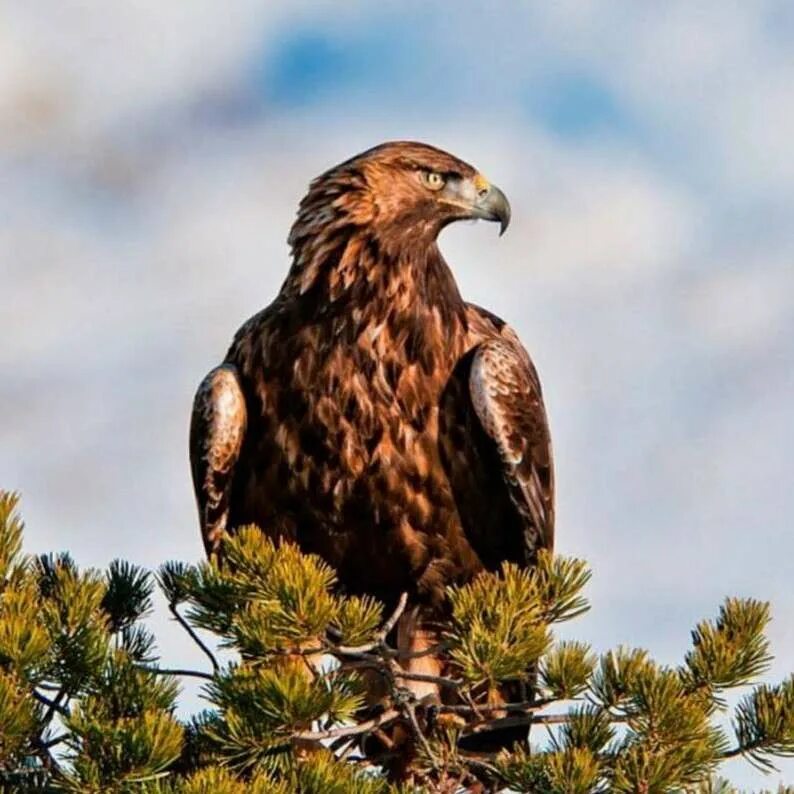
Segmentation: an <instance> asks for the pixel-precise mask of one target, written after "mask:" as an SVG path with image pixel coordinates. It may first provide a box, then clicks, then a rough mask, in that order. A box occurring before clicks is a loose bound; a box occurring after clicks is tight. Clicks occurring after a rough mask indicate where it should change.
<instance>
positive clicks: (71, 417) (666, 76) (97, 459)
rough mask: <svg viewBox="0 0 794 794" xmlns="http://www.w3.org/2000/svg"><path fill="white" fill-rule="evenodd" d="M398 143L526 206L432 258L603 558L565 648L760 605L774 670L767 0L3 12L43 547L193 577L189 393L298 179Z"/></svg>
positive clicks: (259, 269)
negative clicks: (515, 336) (529, 393)
mask: <svg viewBox="0 0 794 794" xmlns="http://www.w3.org/2000/svg"><path fill="white" fill-rule="evenodd" d="M395 138H408V139H418V140H423V141H427V142H429V143H433V144H435V145H437V146H440V147H442V148H445V149H447V150H449V151H451V152H453V153H454V154H456V155H458V156H460V157H462V158H463V159H466V160H468V161H469V162H471V163H473V164H474V165H475V166H476V167H477V168H479V169H481V170H482V171H483V172H484V173H485V174H486V175H487V176H488V177H489V178H490V179H492V180H493V181H494V182H495V183H496V184H498V185H500V186H501V187H502V188H503V189H504V190H505V192H506V193H507V195H508V196H509V197H510V200H511V202H512V205H513V223H512V225H511V228H510V230H509V232H508V234H507V235H506V236H505V237H504V238H502V239H498V238H497V236H496V230H495V228H494V227H493V226H492V225H486V224H482V225H478V226H475V225H457V226H455V227H453V228H451V229H449V230H447V231H445V232H444V234H443V237H442V240H441V243H442V248H443V250H444V252H445V255H446V257H447V259H448V261H449V262H450V264H451V265H452V267H453V270H454V272H455V273H456V275H457V278H458V280H459V283H460V286H461V289H462V291H463V293H464V295H465V296H466V297H467V298H469V299H471V300H474V301H476V302H477V303H479V304H481V305H483V306H486V307H488V308H490V309H491V310H493V311H494V312H496V313H497V314H499V315H501V316H503V317H504V318H505V319H507V320H508V321H509V322H511V323H512V324H513V325H514V326H515V327H516V328H517V330H518V331H519V333H520V335H521V337H522V339H523V340H524V342H525V344H526V345H527V347H528V348H529V350H530V352H531V353H532V355H533V357H534V359H535V362H536V364H537V365H538V367H539V369H540V372H541V376H542V378H543V382H544V387H545V394H546V400H547V404H548V407H549V411H550V415H551V421H552V430H553V434H554V439H555V442H556V457H557V467H558V479H559V524H558V538H559V550H560V551H561V552H563V553H565V554H575V555H577V556H582V557H585V558H587V559H588V560H589V561H590V562H591V564H592V566H593V568H594V578H593V583H592V586H591V587H590V590H589V593H590V596H591V598H592V602H593V611H592V613H591V614H589V615H587V616H586V617H584V618H582V619H580V620H579V621H577V623H575V624H573V625H572V626H571V627H570V628H568V629H566V631H567V632H568V633H569V634H571V635H577V636H580V637H582V638H583V639H587V640H589V641H591V642H592V643H593V644H594V645H595V647H596V648H597V649H599V650H604V649H606V648H607V647H610V646H613V645H615V644H618V643H633V644H642V645H645V646H647V647H648V648H649V649H650V650H651V652H652V653H653V654H655V655H656V656H658V657H659V658H660V659H661V660H662V661H665V662H669V663H674V662H677V661H678V660H680V659H681V658H682V656H683V653H684V651H685V650H686V647H687V645H688V642H689V630H690V628H691V627H692V626H693V625H694V623H695V621H696V620H698V619H700V618H702V617H705V616H707V615H712V614H714V613H715V612H716V608H717V606H718V604H719V603H720V601H721V600H722V598H723V597H724V596H725V595H729V594H731V595H742V596H755V597H758V598H762V599H769V600H771V601H772V602H773V607H774V621H773V624H772V629H771V635H772V639H773V650H774V651H775V653H776V654H777V655H778V660H777V662H776V663H775V666H774V669H773V671H772V674H771V676H770V677H771V678H772V679H779V678H780V677H782V676H783V675H785V674H786V673H788V672H789V671H790V670H792V669H794V583H793V582H792V567H794V566H793V565H792V554H794V535H793V533H792V531H791V527H792V515H794V482H792V480H793V478H794V462H793V461H792V450H794V266H793V265H794V262H793V261H792V260H793V258H794V223H792V215H793V214H794V144H793V143H792V141H793V140H794V5H792V4H791V3H789V2H786V1H785V0H783V1H782V2H774V1H773V0H768V1H767V2H761V1H759V2H753V1H752V0H751V1H748V2H745V1H744V0H741V1H740V0H736V1H735V2H732V1H731V0H714V1H713V2H708V1H704V2H699V3H689V2H686V1H685V0H671V2H667V3H638V2H635V1H634V0H625V1H623V2H621V1H620V0H614V1H613V0H603V1H602V2H597V3H581V2H564V1H563V2H555V3H545V2H522V3H500V2H491V3H488V4H485V3H467V2H457V3H455V4H452V3H437V4H431V3H426V2H401V3H399V4H393V3H389V2H380V3H377V4H375V3H368V4H364V3H362V4H358V3H350V2H349V3H345V4H341V3H339V2H320V1H319V0H318V2H313V3H300V2H286V1H285V0H284V1H282V2H273V1H272V0H270V1H269V2H265V1H264V0H261V1H260V2H253V0H237V2H235V3H233V4H226V3H224V4H221V3H217V2H214V0H170V1H169V2H167V3H161V2H154V0H138V1H137V2H133V1H132V0H124V1H121V0H120V1H119V2H114V3H100V2H76V0H57V2H56V1H55V0H51V1H50V2H39V3H29V2H25V0H16V1H15V0H6V1H5V2H2V3H0V183H1V184H2V190H0V373H2V375H0V485H2V487H5V488H13V489H19V490H21V491H22V494H23V510H24V514H25V517H26V519H27V526H28V528H27V546H28V549H29V550H30V551H35V552H41V551H46V550H51V549H69V550H70V551H71V552H72V553H73V555H74V556H75V557H76V559H77V560H78V561H79V562H80V563H81V564H85V565H97V566H104V565H106V564H107V563H108V562H109V561H110V560H111V559H113V558H114V557H125V558H129V559H131V560H133V561H135V562H137V563H140V564H142V565H145V566H148V567H155V566H156V565H158V564H159V563H161V562H163V561H164V560H166V559H169V558H180V559H186V560H197V559H199V558H200V557H201V554H202V548H201V544H200V541H199V535H198V525H197V519H196V515H195V508H194V504H193V496H192V491H191V486H190V477H189V470H188V460H187V433H188V419H189V412H190V405H191V400H192V397H193V393H194V389H195V387H196V385H197V384H198V382H199V380H200V379H201V378H202V377H203V375H204V373H205V372H206V371H207V370H208V369H209V368H210V367H212V366H214V365H215V364H216V363H217V362H218V361H219V360H220V359H221V358H222V356H223V354H224V352H225V349H226V346H227V345H228V343H229V341H230V339H231V336H232V334H233V333H234V331H235V330H236V329H237V327H238V326H239V325H240V324H241V322H242V321H243V320H244V319H246V318H247V317H248V316H249V315H251V314H252V313H254V312H255V311H257V310H258V309H259V308H261V307H262V306H263V305H265V304H266V303H268V302H269V301H270V300H271V299H272V297H273V296H274V294H275V293H276V291H277V290H278V288H279V286H280V284H281V281H282V279H283V277H284V274H285V272H286V270H287V267H288V252H287V247H286V242H285V240H286V235H287V231H288V229H289V226H290V223H291V221H292V217H293V214H294V211H295V207H296V204H297V202H298V201H299V199H300V197H301V195H302V193H303V191H304V190H305V187H306V185H307V183H308V181H309V180H310V179H311V178H312V177H314V176H315V175H316V174H318V173H319V172H321V171H322V170H324V169H326V168H327V167H329V166H331V165H332V164H334V163H336V162H338V161H340V160H343V159H346V158H347V157H349V156H350V155H352V154H354V153H356V152H358V151H360V150H362V149H365V148H367V147H369V146H372V145H374V144H376V143H379V142H382V141H384V140H389V139H395ZM161 606H162V605H161ZM153 622H154V627H155V629H156V631H157V634H158V636H159V638H160V646H161V650H162V653H163V658H164V660H165V661H166V662H168V663H170V664H172V665H175V664H177V663H178V664H179V665H180V666H185V665H188V664H193V665H202V661H203V660H202V657H201V655H200V654H197V653H196V652H195V651H194V649H193V647H192V646H191V644H190V641H189V640H188V639H187V638H186V637H184V636H183V635H182V633H181V631H180V630H179V629H178V627H176V626H175V625H174V624H172V623H170V622H168V621H167V619H166V617H165V610H164V609H162V608H160V609H158V613H157V614H156V615H155V617H154V619H153ZM183 702H184V706H185V708H186V709H194V708H197V707H198V706H199V704H200V701H199V692H198V688H196V687H193V686H191V685H188V686H186V688H185V694H184V698H183ZM727 771H728V772H729V773H730V775H731V776H732V777H733V779H734V780H735V781H736V782H737V783H740V784H744V785H748V786H750V785H760V784H761V781H762V776H761V775H760V774H758V773H756V772H754V771H752V770H751V769H750V768H749V767H747V766H746V765H744V764H743V763H742V762H739V763H737V764H732V765H731V768H730V769H729V770H727ZM778 777H779V776H777V775H774V774H773V775H771V776H769V777H767V778H764V779H763V784H764V785H767V786H770V787H772V786H775V785H776V783H777V780H778ZM780 777H781V778H783V779H785V778H788V779H789V782H794V764H789V765H788V766H787V767H784V774H783V775H781V776H780Z"/></svg>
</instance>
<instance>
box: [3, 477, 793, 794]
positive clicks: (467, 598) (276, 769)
mask: <svg viewBox="0 0 794 794" xmlns="http://www.w3.org/2000/svg"><path fill="white" fill-rule="evenodd" d="M17 508H18V499H17V497H16V495H14V494H10V493H2V492H0V791H4V792H6V791H7V792H11V791H15V792H25V791H29V792H42V791H72V792H86V793H88V794H92V793H94V792H96V794H99V792H103V793H106V792H118V793H119V794H122V793H124V794H127V793H128V792H129V793H130V794H132V793H133V792H135V793H138V792H139V793H140V794H210V793H211V792H212V793H213V794H238V793H239V794H243V792H254V794H260V793H261V794H289V793H291V792H302V793H303V794H336V792H339V794H344V793H345V792H362V793H363V794H396V792H400V791H405V792H407V791H426V792H455V791H480V792H486V791H518V792H520V791H524V792H542V793H544V794H558V793H559V794H589V793H590V792H607V791H609V792H647V794H655V793H656V792H692V794H696V793H697V794H709V793H711V794H718V793H719V794H728V793H729V792H735V789H733V788H732V787H731V786H730V784H729V783H727V782H726V781H724V780H722V779H721V778H719V777H717V772H718V769H719V766H720V764H721V763H722V762H723V761H725V760H726V759H728V758H732V757H734V756H739V755H741V756H743V757H745V758H746V759H747V761H748V762H750V763H751V764H754V765H756V766H757V767H759V768H761V769H763V770H769V769H772V768H773V764H774V760H775V758H777V757H782V756H787V755H791V754H794V677H790V678H788V679H787V680H785V681H783V682H782V683H780V684H778V685H769V684H758V683H757V681H758V679H759V677H761V676H762V675H763V674H764V673H765V672H766V671H767V670H768V667H769V663H770V661H771V656H770V653H769V645H768V641H767V639H766V637H765V633H764V632H765V629H766V626H767V624H768V621H769V606H768V605H767V604H765V603H762V602H759V601H755V600H751V599H735V598H729V599H727V600H726V601H725V602H724V603H723V605H722V606H721V607H720V609H719V612H718V614H717V616H716V617H715V618H714V619H713V620H705V621H702V622H701V623H699V624H698V625H697V626H696V627H695V629H694V630H693V632H692V643H691V647H690V648H689V650H688V651H687V653H686V655H685V656H684V659H683V661H682V663H681V664H680V665H679V666H678V667H666V666H663V665H660V664H658V663H656V662H655V661H654V660H653V659H651V658H650V657H649V655H648V654H647V652H646V651H644V650H642V649H637V648H618V649H615V650H612V651H609V652H607V653H605V654H603V655H601V656H598V655H597V654H596V653H594V652H593V650H592V649H591V648H590V647H589V646H588V645H587V644H585V643H581V642H572V641H560V640H558V639H556V637H555V634H554V627H555V625H556V624H558V623H561V622H563V621H567V620H571V619H573V618H575V617H576V616H578V615H580V614H582V613H583V612H584V611H586V610H587V609H588V603H587V601H586V599H585V597H584V595H583V590H584V588H585V586H586V584H587V582H588V579H589V577H590V573H589V571H588V569H587V566H586V565H585V564H584V563H583V562H582V561H581V560H576V559H568V558H562V557H551V556H542V557H541V558H540V561H539V564H538V566H537V567H536V568H535V569H533V570H522V569H519V568H517V567H516V566H513V565H504V566H503V567H502V569H501V570H500V571H498V572H491V573H484V574H482V575H480V576H479V577H478V578H476V579H475V580H474V581H472V582H470V583H469V584H467V585H465V586H463V587H458V588H451V589H450V590H449V604H450V620H449V622H448V624H447V625H446V627H445V632H444V634H443V638H442V641H441V643H440V644H439V646H438V647H437V648H435V649H433V650H434V653H436V654H438V655H440V656H442V657H443V658H444V660H445V670H444V674H443V675H442V676H438V677H436V678H434V681H435V683H436V684H438V686H439V688H440V690H441V691H442V692H443V693H444V694H443V697H442V698H441V699H440V700H441V702H440V703H439V702H437V701H434V702H420V701H417V699H416V698H415V696H414V695H413V694H412V692H411V690H410V688H409V687H408V686H407V684H408V683H409V682H410V680H411V679H412V678H414V679H416V678H422V676H419V675H418V674H411V673H409V672H407V670H406V669H405V668H404V667H403V666H402V664H401V661H400V658H399V656H398V653H397V651H396V649H395V647H394V645H393V642H392V633H393V632H392V629H393V628H394V626H395V624H396V622H397V620H398V619H399V617H400V615H401V613H402V611H403V610H404V608H405V605H406V599H405V598H404V597H403V598H402V599H400V601H399V603H398V604H397V605H396V607H394V608H393V609H391V610H390V611H389V612H387V610H386V609H385V608H384V606H383V605H381V604H379V603H377V602H376V601H374V600H373V599H370V598H366V597H365V598H359V597H354V596H345V595H343V594H340V593H339V592H338V591H337V590H336V589H335V583H336V578H335V574H334V571H333V570H331V569H330V568H329V567H328V566H327V565H326V564H325V563H324V562H323V561H322V560H320V559H319V558H318V557H316V556H313V555H304V554H301V553H300V552H299V551H298V549H297V548H296V547H295V546H292V545H290V544H287V543H283V544H280V545H277V544H274V543H273V542H271V541H270V540H268V539H267V538H266V537H265V536H264V535H263V534H262V533H261V532H260V531H259V530H258V529H257V528H256V527H243V528H241V529H240V530H239V531H238V532H237V533H236V534H235V536H234V537H231V538H228V539H227V541H226V544H225V546H224V562H223V565H222V566H219V565H218V564H217V563H216V562H214V561H212V562H200V563H198V564H196V565H187V564H184V563H181V562H170V563H166V564H165V565H163V566H162V567H161V568H160V570H159V571H158V572H157V573H156V575H152V574H151V573H149V572H147V571H144V570H142V569H140V568H138V567H137V566H135V565H132V564H130V563H127V562H122V561H117V562H114V563H112V564H111V565H110V567H109V569H108V570H107V571H106V572H99V571H96V570H91V569H88V570H81V569H80V568H78V566H77V565H76V563H75V562H74V561H73V560H72V558H71V557H70V556H69V555H68V554H59V555H44V556H40V557H31V556H28V555H26V554H24V553H23V550H22V534H23V525H22V521H21V519H20V517H19V513H18V509H17ZM156 586H159V589H160V591H161V592H162V593H163V594H164V595H165V598H166V600H167V603H168V606H169V609H170V611H171V614H172V615H173V617H174V619H175V620H176V621H177V622H178V623H179V625H180V626H181V627H182V628H183V629H184V630H185V631H186V632H188V634H189V635H190V636H191V638H192V639H193V640H194V641H195V642H196V643H197V644H198V646H199V647H200V648H201V650H202V652H203V654H204V657H203V658H205V659H206V667H205V669H204V670H169V669H166V668H163V667H162V666H161V665H160V664H159V660H158V657H157V653H156V649H155V638H154V637H153V636H152V634H151V633H150V632H149V631H148V630H147V629H146V627H145V625H144V619H145V618H146V616H147V615H148V614H149V613H150V611H151V609H152V600H153V597H154V593H155V587H156ZM207 633H210V634H211V635H213V636H214V638H215V645H216V646H217V647H221V648H224V649H227V650H228V651H230V652H231V657H232V658H233V661H232V662H230V663H226V664H220V663H219V662H218V661H217V659H216V657H215V653H214V650H213V647H214V646H211V645H210V644H208V643H205V642H204V640H203V639H202V636H206V634H207ZM183 676H194V677H199V678H201V679H203V680H204V683H205V686H204V697H205V698H206V701H207V706H208V707H207V709H206V710H205V711H203V712H201V713H200V714H197V715H195V716H193V717H192V718H191V719H189V720H187V721H186V722H185V721H180V720H179V719H178V718H177V716H176V703H177V697H178V693H179V685H178V681H179V679H180V677H183ZM373 681H377V682H378V689H379V692H380V695H379V697H377V698H374V697H373V696H372V692H373ZM737 688H746V693H745V694H744V697H743V698H742V699H741V701H740V702H739V705H738V706H737V707H736V708H735V710H734V712H733V715H732V720H731V726H732V729H731V730H730V731H728V730H727V729H726V728H725V727H724V726H725V724H726V712H727V706H726V697H725V696H726V693H727V692H728V691H729V690H734V689H737ZM506 698H507V699H506ZM506 730H510V731H513V734H514V735H515V737H516V741H515V742H514V743H513V744H511V745H510V746H507V747H505V746H501V747H500V746H498V744H499V743H498V742H496V743H492V744H494V746H493V747H490V746H489V741H488V740H489V737H490V738H493V737H496V736H504V735H505V733H504V732H505V731H506ZM780 792H792V793H794V789H780Z"/></svg>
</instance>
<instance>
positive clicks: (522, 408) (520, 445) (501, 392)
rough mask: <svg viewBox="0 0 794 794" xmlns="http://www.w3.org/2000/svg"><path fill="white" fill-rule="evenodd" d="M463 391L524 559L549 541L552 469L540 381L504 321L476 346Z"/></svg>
mask: <svg viewBox="0 0 794 794" xmlns="http://www.w3.org/2000/svg"><path fill="white" fill-rule="evenodd" d="M469 394H470V397H471V401H472V405H473V407H474V412H475V414H476V416H477V419H478V420H479V422H480V425H481V426H482V429H483V430H484V431H485V433H486V435H487V436H488V437H489V438H490V439H491V440H492V441H493V443H494V444H495V446H496V450H497V453H498V458H499V460H501V463H502V467H503V476H504V480H505V483H506V485H507V488H508V492H509V494H510V499H511V501H512V503H513V505H514V506H515V509H516V510H517V511H518V513H519V515H520V516H521V518H522V521H521V524H522V525H523V528H524V539H523V540H524V544H523V545H524V549H525V552H526V556H527V562H530V561H532V560H533V559H535V558H536V556H537V552H538V551H539V550H540V549H549V550H551V549H552V548H553V546H554V469H553V461H552V452H551V440H550V435H549V428H548V422H547V419H546V410H545V408H544V405H543V396H542V393H541V388H540V381H539V379H538V376H537V372H536V371H535V368H534V366H533V365H532V362H531V361H530V359H529V356H528V355H527V353H526V351H525V350H524V348H523V347H522V346H521V343H520V342H519V341H518V337H517V336H516V335H515V334H514V333H513V331H512V330H511V329H510V328H509V327H507V326H504V327H503V328H502V329H501V333H500V335H499V336H498V337H495V338H491V339H488V340H487V341H484V342H482V343H481V344H480V345H479V346H478V347H477V348H476V350H475V352H474V357H473V359H472V364H471V370H470V372H469Z"/></svg>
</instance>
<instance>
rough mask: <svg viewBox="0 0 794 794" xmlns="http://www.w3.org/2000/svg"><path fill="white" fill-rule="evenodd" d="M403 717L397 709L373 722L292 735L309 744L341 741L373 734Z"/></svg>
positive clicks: (390, 710) (381, 715)
mask: <svg viewBox="0 0 794 794" xmlns="http://www.w3.org/2000/svg"><path fill="white" fill-rule="evenodd" d="M400 716H401V714H400V711H398V710H397V709H388V710H387V711H384V712H383V714H379V715H378V716H377V717H373V718H372V719H371V720H365V721H364V722H360V723H358V725H349V726H344V727H342V728H331V729H329V730H327V731H299V732H297V733H293V734H292V738H293V739H295V740H301V741H307V742H322V741H325V740H327V739H340V738H343V737H348V736H360V735H361V734H362V733H371V732H372V731H373V730H375V728H380V727H382V726H384V725H388V724H389V723H391V722H394V720H396V719H399V717H400Z"/></svg>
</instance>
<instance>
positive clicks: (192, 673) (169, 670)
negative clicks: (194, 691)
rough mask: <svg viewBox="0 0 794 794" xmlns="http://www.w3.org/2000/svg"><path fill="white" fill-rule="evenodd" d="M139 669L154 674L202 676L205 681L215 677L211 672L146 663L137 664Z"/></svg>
mask: <svg viewBox="0 0 794 794" xmlns="http://www.w3.org/2000/svg"><path fill="white" fill-rule="evenodd" d="M136 666H137V668H138V669H139V670H143V671H144V672H146V673H152V674H153V675H171V676H176V677H181V676H185V677H188V678H202V679H204V680H205V681H212V680H214V679H215V676H214V675H210V674H209V673H202V672H201V671H200V670H180V669H172V668H168V667H148V666H147V665H145V664H139V665H136Z"/></svg>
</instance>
